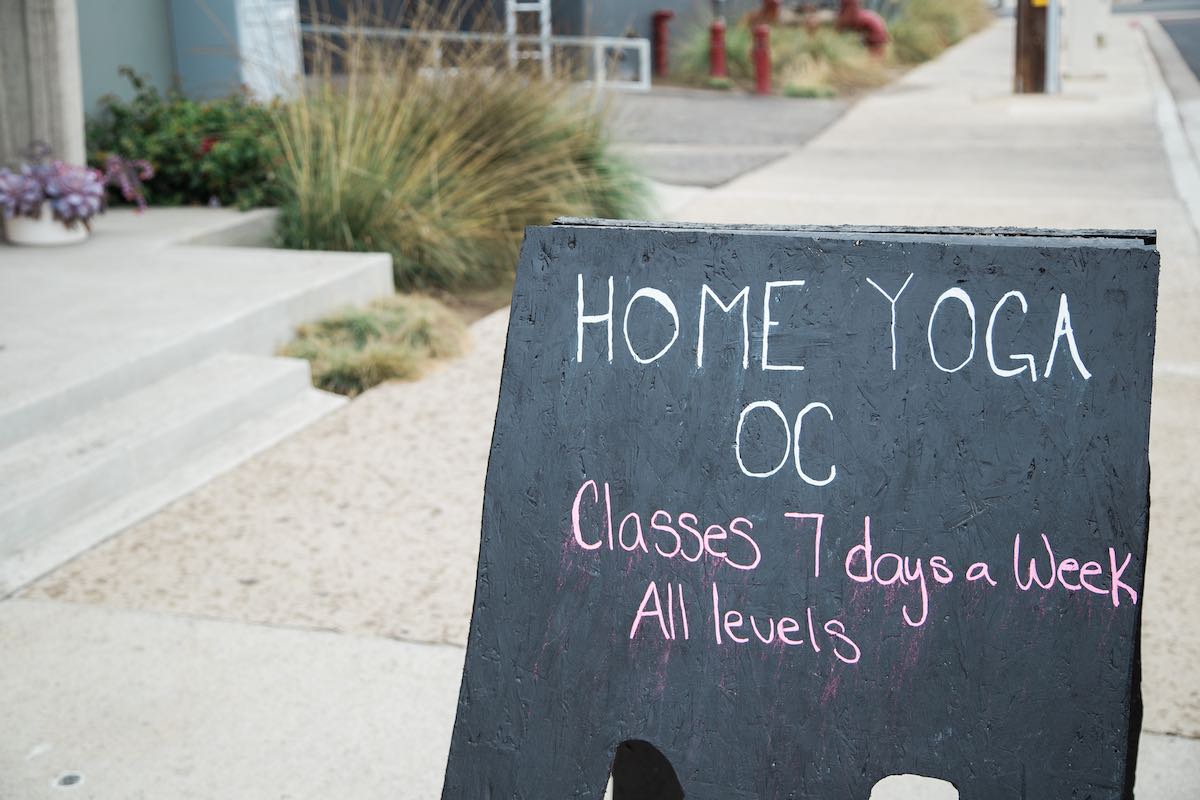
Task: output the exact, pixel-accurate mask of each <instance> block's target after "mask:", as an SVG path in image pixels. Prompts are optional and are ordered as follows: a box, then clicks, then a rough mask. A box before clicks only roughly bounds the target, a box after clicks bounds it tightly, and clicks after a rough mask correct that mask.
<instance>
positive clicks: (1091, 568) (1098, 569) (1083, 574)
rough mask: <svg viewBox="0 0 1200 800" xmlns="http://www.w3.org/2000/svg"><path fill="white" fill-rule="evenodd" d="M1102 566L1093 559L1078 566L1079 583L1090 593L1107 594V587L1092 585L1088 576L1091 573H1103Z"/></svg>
mask: <svg viewBox="0 0 1200 800" xmlns="http://www.w3.org/2000/svg"><path fill="white" fill-rule="evenodd" d="M1103 574H1104V567H1102V566H1100V564H1099V563H1097V562H1095V561H1089V562H1087V563H1086V564H1084V565H1083V566H1082V567H1080V568H1079V585H1080V586H1082V587H1083V588H1085V589H1087V590H1088V591H1089V592H1091V593H1092V594H1108V589H1101V588H1100V587H1099V586H1093V585H1092V584H1091V583H1090V582H1089V581H1088V578H1089V577H1091V576H1092V575H1103Z"/></svg>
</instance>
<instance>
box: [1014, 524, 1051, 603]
mask: <svg viewBox="0 0 1200 800" xmlns="http://www.w3.org/2000/svg"><path fill="white" fill-rule="evenodd" d="M1042 542H1043V543H1044V544H1045V545H1046V555H1047V556H1048V557H1049V559H1050V570H1049V575H1050V577H1048V578H1046V580H1045V581H1043V580H1042V577H1041V575H1039V574H1038V569H1037V559H1036V558H1031V559H1029V580H1027V581H1025V582H1024V583H1022V582H1021V534H1019V533H1018V534H1017V536H1016V538H1015V539H1013V575H1014V576H1016V579H1017V586H1019V587H1021V591H1022V592H1028V591H1029V589H1030V587H1032V586H1033V584H1034V583H1036V584H1037V585H1038V586H1040V587H1042V588H1043V589H1049V588H1050V587H1052V586H1053V585H1054V550H1052V549H1051V548H1050V539H1049V537H1047V536H1046V534H1044V533H1043V534H1042Z"/></svg>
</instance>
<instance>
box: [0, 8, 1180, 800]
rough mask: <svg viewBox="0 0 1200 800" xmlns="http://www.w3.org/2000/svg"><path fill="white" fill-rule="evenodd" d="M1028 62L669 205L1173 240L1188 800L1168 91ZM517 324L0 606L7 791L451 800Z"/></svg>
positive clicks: (1126, 51) (1166, 500) (1164, 754)
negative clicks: (1081, 78)
mask: <svg viewBox="0 0 1200 800" xmlns="http://www.w3.org/2000/svg"><path fill="white" fill-rule="evenodd" d="M1011 53H1012V28H1011V25H1009V24H997V25H996V26H994V27H992V28H991V29H990V30H988V31H986V32H985V33H983V34H981V35H979V36H977V37H975V38H973V39H971V40H969V41H968V42H966V43H964V44H963V45H961V46H959V47H958V48H956V49H954V50H952V51H951V52H949V53H948V54H947V55H946V56H944V57H943V58H942V59H940V60H939V61H938V62H935V63H933V64H930V65H927V66H926V67H923V68H921V69H918V70H916V71H914V72H912V73H910V74H909V75H908V76H907V77H906V78H905V79H904V80H903V81H901V82H900V83H898V84H897V85H895V86H893V87H891V88H889V89H888V90H886V91H884V92H881V93H878V94H876V95H873V96H870V97H868V98H866V99H865V100H863V101H861V102H860V103H859V104H857V105H856V106H855V107H854V108H853V109H851V111H850V112H848V113H847V114H846V115H845V116H844V117H842V119H840V120H839V121H838V122H836V123H835V124H834V125H833V126H832V127H830V128H829V129H827V130H826V131H825V132H824V133H822V134H821V135H820V136H818V137H817V138H816V139H815V140H813V141H812V142H811V143H810V144H809V145H808V146H806V147H805V148H804V149H802V150H799V151H797V152H796V153H794V154H793V155H791V156H789V157H787V158H785V159H784V160H782V161H777V162H774V163H772V164H770V165H768V166H766V167H764V168H762V169H759V170H757V171H755V172H752V173H749V174H747V175H744V176H742V177H741V178H738V179H737V180H735V181H733V182H732V183H730V184H727V185H725V186H722V187H721V188H719V189H716V190H712V191H709V192H705V193H703V194H700V195H698V196H696V197H695V198H694V199H693V200H692V201H691V202H690V203H689V204H688V205H686V206H685V207H683V208H682V209H681V210H679V211H678V212H676V214H675V216H677V217H678V218H681V219H692V220H701V221H744V222H773V223H891V224H977V225H1035V226H1043V227H1046V226H1076V227H1157V228H1158V229H1159V230H1160V233H1161V237H1160V241H1161V248H1162V252H1163V275H1162V292H1161V298H1160V315H1161V317H1160V324H1159V350H1158V361H1157V366H1156V385H1155V409H1154V421H1153V434H1152V438H1153V441H1152V456H1151V458H1152V462H1153V475H1154V484H1153V488H1152V492H1153V504H1154V514H1153V515H1152V520H1153V522H1152V525H1153V528H1152V533H1151V555H1150V564H1149V567H1148V573H1147V586H1146V591H1145V597H1146V607H1145V634H1144V647H1145V676H1144V677H1145V693H1146V703H1147V709H1146V719H1145V725H1146V729H1147V731H1151V732H1156V733H1149V734H1147V735H1146V736H1144V737H1143V749H1142V752H1141V754H1140V759H1139V764H1140V766H1139V777H1138V792H1139V796H1141V797H1146V798H1153V799H1154V800H1176V799H1178V800H1184V798H1187V799H1188V800H1191V799H1192V798H1195V797H1197V796H1200V744H1198V743H1197V740H1196V739H1195V738H1185V737H1200V676H1198V673H1197V669H1196V666H1195V665H1196V664H1197V663H1198V662H1200V635H1198V632H1197V623H1196V621H1195V620H1196V613H1195V612H1196V609H1198V608H1200V585H1198V584H1197V583H1196V582H1195V581H1194V578H1193V577H1192V576H1193V575H1195V574H1196V572H1197V570H1198V568H1200V535H1198V531H1197V523H1196V521H1195V520H1197V519H1200V514H1198V513H1197V512H1198V511H1200V509H1197V507H1196V506H1197V504H1198V503H1200V499H1198V498H1200V491H1198V490H1200V486H1197V483H1198V479H1197V478H1196V477H1195V476H1194V474H1193V473H1192V471H1191V468H1190V464H1189V460H1190V459H1189V454H1190V453H1191V452H1195V451H1196V450H1197V448H1198V447H1200V433H1198V427H1197V426H1196V425H1195V424H1194V423H1193V422H1192V421H1191V420H1190V419H1189V417H1188V415H1187V411H1188V410H1189V405H1192V404H1194V403H1195V401H1196V399H1197V398H1198V397H1200V360H1198V358H1197V355H1198V354H1197V345H1196V342H1197V341H1200V330H1198V324H1197V322H1196V321H1195V319H1194V317H1193V315H1192V314H1191V312H1190V307H1191V303H1193V302H1196V301H1200V272H1198V271H1197V268H1196V267H1197V241H1196V233H1195V230H1194V229H1193V225H1192V220H1191V218H1190V216H1189V214H1188V212H1187V210H1186V208H1185V206H1184V205H1183V204H1182V203H1181V201H1180V199H1179V197H1178V195H1177V193H1176V190H1175V187H1174V185H1173V177H1172V175H1173V173H1172V165H1171V163H1170V161H1169V159H1168V156H1167V153H1166V150H1165V148H1164V146H1163V139H1162V134H1161V132H1160V130H1159V129H1158V127H1157V125H1156V122H1155V120H1156V119H1157V118H1158V115H1159V112H1160V111H1161V110H1162V109H1160V107H1159V105H1158V104H1159V103H1160V102H1161V101H1162V100H1163V93H1162V92H1161V91H1160V90H1161V85H1160V84H1159V83H1158V78H1157V73H1156V71H1155V69H1156V68H1155V66H1154V63H1153V61H1152V60H1151V59H1150V57H1149V55H1148V52H1147V50H1146V48H1145V45H1144V42H1143V40H1142V38H1141V37H1140V34H1138V33H1137V32H1136V31H1134V30H1131V29H1129V28H1128V27H1126V26H1125V21H1124V20H1117V21H1116V22H1115V23H1114V30H1113V31H1112V36H1111V37H1110V48H1109V53H1108V65H1109V69H1110V77H1108V78H1106V79H1104V80H1099V81H1094V82H1091V83H1086V84H1071V83H1069V84H1068V87H1067V93H1066V95H1064V96H1063V97H1060V98H1013V97H1012V96H1010V95H1009V93H1008V91H1009V87H1008V80H1009V71H1010V68H1011ZM504 321H505V320H504V315H503V313H501V314H498V315H494V316H493V317H489V318H487V319H485V320H483V321H481V322H480V323H478V324H477V325H476V326H475V328H474V329H473V331H472V333H473V337H474V347H473V350H472V352H471V353H470V354H468V355H467V356H466V357H465V358H464V359H462V360H461V361H458V362H455V363H452V364H449V365H447V366H446V367H445V368H444V369H443V370H441V371H439V372H437V373H435V374H433V375H431V376H429V377H428V378H426V379H425V380H423V381H422V382H420V383H418V384H392V385H388V386H384V387H380V388H379V389H376V390H373V391H372V392H368V393H367V394H366V395H365V396H364V397H362V398H360V399H358V400H356V401H355V402H354V403H352V404H350V405H349V406H348V407H347V408H345V409H343V410H342V411H340V412H338V413H337V414H335V415H333V416H332V417H330V418H328V419H326V420H324V421H322V422H321V423H318V424H317V425H315V426H313V427H312V428H311V429H309V430H307V431H304V432H303V433H301V434H300V435H298V436H295V437H293V438H292V439H290V440H288V441H287V442H285V443H283V444H282V445H280V446H278V447H276V448H274V449H273V450H271V451H269V452H267V453H264V454H263V455H261V456H259V457H258V458H256V459H254V460H253V461H251V462H249V463H248V464H246V465H244V466H243V467H241V468H239V469H238V470H236V471H234V472H232V473H229V474H227V475H225V476H223V477H221V478H219V479H218V480H216V481H214V482H212V483H211V484H209V485H208V486H206V487H204V488H203V489H201V490H199V491H197V492H195V493H193V494H192V495H191V496H189V497H187V498H185V499H183V500H181V501H179V502H178V503H176V504H175V505H173V506H171V507H170V508H168V509H167V510H165V511H164V512H162V513H160V514H159V515H157V516H156V517H154V518H152V519H150V520H148V521H146V522H145V523H143V524H141V525H138V526H136V527H134V528H132V529H130V530H128V531H126V532H125V533H124V534H122V535H120V536H118V537H116V538H115V539H113V540H110V541H109V542H107V543H105V544H104V545H102V546H100V547H97V548H96V549H95V550H93V551H91V552H90V553H88V554H86V555H84V556H83V557H81V558H79V559H77V560H76V561H74V562H72V563H70V564H68V565H66V566H65V567H63V568H62V569H60V570H58V571H56V572H55V573H53V574H51V575H49V576H47V577H46V578H45V579H43V580H42V581H40V582H39V583H38V584H36V585H34V586H32V587H30V588H29V589H28V590H27V591H26V592H25V593H24V597H22V598H20V599H16V600H9V601H6V602H4V603H0V649H2V652H3V653H4V656H3V658H0V718H3V719H4V720H5V731H6V735H4V736H0V797H4V798H8V797H15V798H28V797H43V796H55V797H57V796H61V795H60V794H59V788H58V787H59V786H62V787H64V788H62V791H68V790H69V788H70V787H78V789H79V791H78V795H79V796H81V797H94V798H130V797H156V798H157V797H172V798H193V797H194V798H207V797H268V796H270V797H292V798H309V797H312V798H318V797H347V798H360V797H362V798H370V797H395V796H400V797H405V798H429V797H437V796H438V791H439V789H440V784H441V772H442V768H443V765H444V759H445V752H446V744H447V742H448V735H449V729H450V725H451V724H452V722H453V714H454V704H455V700H456V696H457V688H458V680H459V674H458V669H459V665H460V663H461V658H462V651H461V649H459V647H458V645H461V643H462V642H463V640H464V639H465V633H466V623H467V614H468V613H469V609H470V601H471V596H472V592H473V577H474V573H473V558H474V553H475V548H476V546H477V542H478V534H479V506H480V498H481V492H482V478H483V471H484V466H485V464H486V457H487V451H488V432H489V427H490V424H491V419H492V411H493V410H494V407H495V399H496V391H497V385H498V374H499V359H500V356H501V350H502V347H503V333H502V332H503V327H504ZM435 545H436V546H435ZM81 604H82V605H81ZM201 617H203V618H207V619H199V618H201ZM314 629H321V630H314ZM397 639H399V640H406V641H395V640H397ZM415 642H420V643H415ZM863 800H866V798H863Z"/></svg>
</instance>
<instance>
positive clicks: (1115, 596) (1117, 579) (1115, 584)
mask: <svg viewBox="0 0 1200 800" xmlns="http://www.w3.org/2000/svg"><path fill="white" fill-rule="evenodd" d="M1131 558H1133V553H1126V554H1125V560H1124V561H1122V562H1121V566H1120V567H1118V566H1117V551H1116V550H1114V549H1112V548H1111V547H1110V548H1108V559H1109V563H1110V564H1112V604H1113V608H1120V606H1121V590H1122V589H1124V590H1125V591H1127V592H1129V602H1131V603H1133V604H1134V605H1135V606H1136V605H1137V601H1138V593H1137V591H1136V590H1135V589H1134V588H1133V587H1132V586H1130V585H1129V584H1127V583H1125V582H1124V581H1123V580H1121V576H1122V575H1123V574H1125V569H1126V567H1128V566H1129V560H1130V559H1131Z"/></svg>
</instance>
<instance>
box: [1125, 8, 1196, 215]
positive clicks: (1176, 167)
mask: <svg viewBox="0 0 1200 800" xmlns="http://www.w3.org/2000/svg"><path fill="white" fill-rule="evenodd" d="M1131 27H1133V28H1134V30H1135V31H1137V33H1138V35H1139V39H1140V40H1141V42H1142V44H1143V45H1144V53H1145V56H1146V61H1147V69H1146V74H1147V75H1149V76H1150V81H1151V83H1152V84H1153V86H1152V91H1153V93H1154V101H1155V120H1156V122H1157V123H1158V128H1159V131H1160V132H1161V133H1162V139H1163V149H1164V150H1166V153H1167V158H1168V159H1169V161H1170V166H1171V177H1172V178H1173V179H1174V181H1175V189H1176V191H1178V192H1179V196H1180V198H1181V199H1182V200H1183V202H1184V205H1185V206H1186V207H1187V210H1188V214H1189V216H1190V217H1191V220H1192V229H1193V230H1194V231H1196V233H1197V234H1198V235H1200V157H1198V154H1200V81H1197V80H1196V76H1195V75H1193V74H1192V71H1191V69H1190V68H1189V67H1188V65H1187V64H1186V63H1185V62H1184V60H1183V56H1182V55H1180V53H1179V50H1178V48H1176V47H1175V43H1174V42H1172V41H1171V37H1170V36H1168V35H1167V32H1166V31H1165V30H1163V27H1162V25H1160V24H1159V23H1158V20H1156V19H1154V18H1153V17H1138V18H1136V19H1135V20H1134V23H1133V24H1132V25H1131ZM1189 117H1191V118H1192V119H1191V120H1190V122H1191V124H1190V125H1189Z"/></svg>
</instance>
